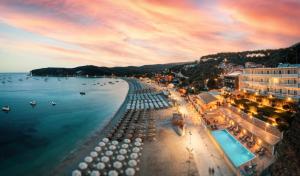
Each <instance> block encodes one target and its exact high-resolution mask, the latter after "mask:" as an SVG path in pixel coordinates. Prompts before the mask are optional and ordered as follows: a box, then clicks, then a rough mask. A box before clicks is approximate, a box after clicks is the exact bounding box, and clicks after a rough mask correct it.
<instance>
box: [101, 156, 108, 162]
mask: <svg viewBox="0 0 300 176" xmlns="http://www.w3.org/2000/svg"><path fill="white" fill-rule="evenodd" d="M101 161H102V162H104V163H107V162H108V161H109V158H108V157H107V156H103V157H101Z"/></svg>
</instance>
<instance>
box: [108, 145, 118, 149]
mask: <svg viewBox="0 0 300 176" xmlns="http://www.w3.org/2000/svg"><path fill="white" fill-rule="evenodd" d="M116 149H117V147H116V146H115V145H111V146H109V150H116Z"/></svg>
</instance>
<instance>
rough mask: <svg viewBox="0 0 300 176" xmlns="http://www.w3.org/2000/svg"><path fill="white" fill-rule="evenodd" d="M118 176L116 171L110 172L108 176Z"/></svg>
mask: <svg viewBox="0 0 300 176" xmlns="http://www.w3.org/2000/svg"><path fill="white" fill-rule="evenodd" d="M118 175H119V174H118V172H117V171H115V170H111V171H109V172H108V176H118Z"/></svg>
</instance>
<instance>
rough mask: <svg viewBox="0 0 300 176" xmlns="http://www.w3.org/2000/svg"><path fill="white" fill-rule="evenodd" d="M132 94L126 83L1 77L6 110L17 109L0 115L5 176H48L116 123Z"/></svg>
mask: <svg viewBox="0 0 300 176" xmlns="http://www.w3.org/2000/svg"><path fill="white" fill-rule="evenodd" d="M109 81H111V82H114V83H115V84H109V83H108V82H109ZM117 81H119V82H117ZM104 83H106V85H104V86H100V85H101V84H104ZM83 84H85V85H83ZM81 91H84V92H86V95H83V96H81V95H80V94H79V92H81ZM127 91H128V84H127V83H126V82H125V81H123V80H120V79H108V78H56V77H49V78H47V79H46V80H45V78H43V77H32V78H28V79H26V75H25V74H0V106H1V107H2V106H4V105H9V106H10V107H11V111H10V112H9V113H5V112H0V175H41V174H42V173H43V172H48V171H49V170H50V169H52V168H53V167H55V165H57V164H58V163H59V162H60V161H61V160H62V159H63V158H64V157H65V156H66V155H67V154H68V153H69V152H71V151H72V150H74V149H75V148H76V147H77V146H78V145H80V144H81V143H82V142H83V141H84V140H85V139H86V138H87V137H88V136H89V135H91V134H92V133H93V131H95V130H96V129H99V128H101V127H103V125H104V124H105V123H107V122H108V121H109V120H110V118H111V117H112V116H113V114H114V113H115V112H116V111H117V110H118V108H119V107H120V105H121V104H122V102H123V101H124V99H125V97H126V94H127ZM32 100H36V101H37V105H36V106H35V107H32V106H31V105H30V104H29V102H30V101H32ZM51 101H55V102H56V103H57V105H56V106H52V105H51V104H50V102H51Z"/></svg>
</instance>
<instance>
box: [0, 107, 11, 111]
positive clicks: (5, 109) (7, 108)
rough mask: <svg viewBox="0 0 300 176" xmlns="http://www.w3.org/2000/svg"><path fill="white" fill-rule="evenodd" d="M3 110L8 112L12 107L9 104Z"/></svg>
mask: <svg viewBox="0 0 300 176" xmlns="http://www.w3.org/2000/svg"><path fill="white" fill-rule="evenodd" d="M2 111H4V112H8V111H10V107H9V106H3V107H2Z"/></svg>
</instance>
